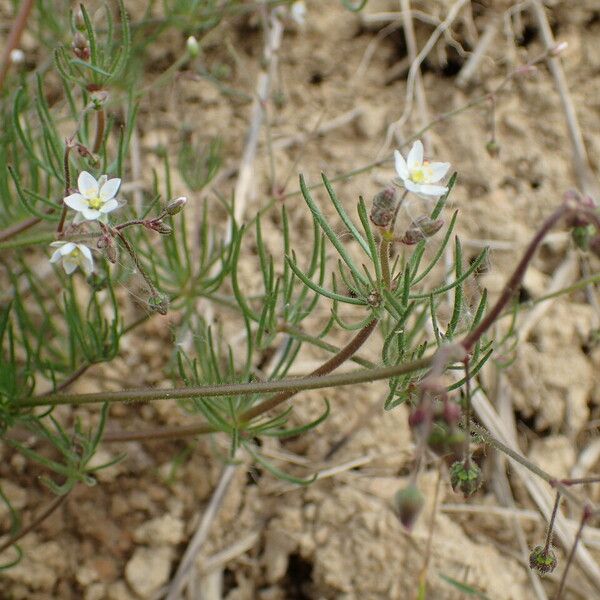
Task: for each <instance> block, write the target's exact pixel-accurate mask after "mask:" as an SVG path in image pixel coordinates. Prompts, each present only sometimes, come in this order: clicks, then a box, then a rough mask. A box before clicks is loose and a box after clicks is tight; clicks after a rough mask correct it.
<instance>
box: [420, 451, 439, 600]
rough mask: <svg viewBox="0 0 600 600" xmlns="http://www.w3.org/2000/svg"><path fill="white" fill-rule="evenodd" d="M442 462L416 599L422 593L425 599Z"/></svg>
mask: <svg viewBox="0 0 600 600" xmlns="http://www.w3.org/2000/svg"><path fill="white" fill-rule="evenodd" d="M442 464H443V463H442V461H441V460H439V461H438V469H437V479H436V481H435V492H434V494H433V508H432V511H431V520H430V521H429V531H428V533H427V545H426V546H425V558H424V559H423V567H422V568H421V575H420V577H419V589H418V590H417V597H418V598H420V597H421V596H420V594H421V593H423V597H424V598H425V597H426V594H425V592H426V586H427V570H428V569H429V562H430V561H431V547H432V544H433V534H434V531H435V516H436V514H437V511H438V506H439V501H440V488H441V483H442Z"/></svg>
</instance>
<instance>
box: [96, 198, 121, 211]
mask: <svg viewBox="0 0 600 600" xmlns="http://www.w3.org/2000/svg"><path fill="white" fill-rule="evenodd" d="M115 208H119V203H118V202H117V201H116V200H115V199H114V198H113V199H112V200H109V201H108V202H106V203H104V204H103V205H102V206H101V207H100V212H101V213H109V212H112V211H113V210H115Z"/></svg>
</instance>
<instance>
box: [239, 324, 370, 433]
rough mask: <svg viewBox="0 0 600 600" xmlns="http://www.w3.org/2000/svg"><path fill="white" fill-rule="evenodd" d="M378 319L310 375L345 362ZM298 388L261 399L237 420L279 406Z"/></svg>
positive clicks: (325, 371)
mask: <svg viewBox="0 0 600 600" xmlns="http://www.w3.org/2000/svg"><path fill="white" fill-rule="evenodd" d="M377 323H378V320H377V319H373V320H372V321H371V322H370V323H369V324H368V325H366V326H365V327H363V328H362V329H361V330H360V331H359V332H358V333H357V334H356V335H355V336H354V337H353V338H352V339H351V340H350V341H349V342H348V343H347V344H346V345H345V346H344V347H343V348H342V349H341V350H340V351H339V352H338V353H337V354H336V355H335V356H332V357H331V358H330V359H329V360H326V361H325V362H324V363H323V364H322V365H321V366H320V367H318V368H316V369H315V370H314V371H312V372H311V374H310V377H321V376H323V375H327V374H329V373H331V372H332V371H335V369H337V368H338V367H339V366H340V365H341V364H343V363H345V362H346V361H347V360H348V359H349V358H350V357H351V356H353V355H354V354H355V353H356V352H357V350H358V349H359V348H360V347H361V346H362V345H363V344H364V343H365V342H366V341H367V339H369V336H370V335H371V334H372V333H373V330H374V329H375V327H376V326H377ZM298 391H299V390H294V389H291V390H285V391H282V392H279V393H278V394H275V395H274V396H272V397H271V398H267V399H266V400H263V401H262V402H260V403H259V404H257V405H256V406H253V407H252V408H250V409H248V410H247V411H246V412H244V413H242V415H241V416H240V418H239V420H240V421H241V422H246V421H250V420H251V419H254V417H257V416H258V415H262V414H263V413H265V412H267V411H269V410H272V409H273V408H275V407H277V406H279V405H280V404H282V403H283V402H285V401H286V400H288V399H289V398H291V397H292V396H294V395H295V394H297V393H298Z"/></svg>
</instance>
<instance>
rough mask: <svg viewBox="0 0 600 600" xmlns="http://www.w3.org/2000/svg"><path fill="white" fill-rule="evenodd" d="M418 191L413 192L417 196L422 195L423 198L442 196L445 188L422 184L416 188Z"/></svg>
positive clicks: (446, 189)
mask: <svg viewBox="0 0 600 600" xmlns="http://www.w3.org/2000/svg"><path fill="white" fill-rule="evenodd" d="M417 187H418V188H419V189H418V190H415V191H416V192H417V194H423V195H425V196H443V195H444V194H445V193H446V192H447V191H448V188H447V187H443V186H441V185H427V184H422V185H418V186H417Z"/></svg>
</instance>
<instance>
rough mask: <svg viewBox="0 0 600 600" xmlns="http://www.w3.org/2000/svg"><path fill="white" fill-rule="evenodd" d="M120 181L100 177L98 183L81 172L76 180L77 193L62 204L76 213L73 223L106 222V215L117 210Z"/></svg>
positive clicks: (103, 176)
mask: <svg viewBox="0 0 600 600" xmlns="http://www.w3.org/2000/svg"><path fill="white" fill-rule="evenodd" d="M120 185H121V180H120V179H118V178H114V179H107V177H106V175H102V177H100V179H99V180H98V181H96V179H95V178H94V177H92V175H90V174H89V173H88V172H87V171H82V172H81V173H80V174H79V178H78V179H77V187H78V188H79V192H77V193H75V194H71V195H70V196H67V197H66V198H65V199H64V203H65V204H66V205H67V206H69V207H70V208H72V209H73V210H76V211H77V215H76V216H75V219H74V221H73V222H74V223H75V224H77V223H81V222H82V221H96V220H98V221H100V222H101V223H106V222H107V221H108V213H109V212H111V211H113V210H115V208H119V203H118V202H117V201H116V200H115V196H116V195H117V191H118V190H119V186H120Z"/></svg>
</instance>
